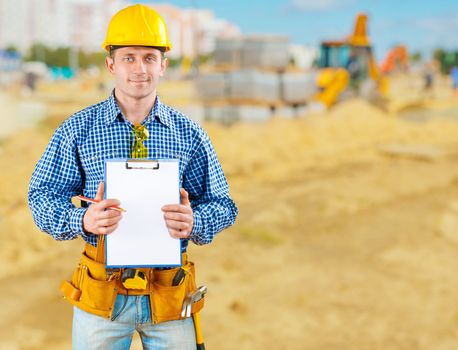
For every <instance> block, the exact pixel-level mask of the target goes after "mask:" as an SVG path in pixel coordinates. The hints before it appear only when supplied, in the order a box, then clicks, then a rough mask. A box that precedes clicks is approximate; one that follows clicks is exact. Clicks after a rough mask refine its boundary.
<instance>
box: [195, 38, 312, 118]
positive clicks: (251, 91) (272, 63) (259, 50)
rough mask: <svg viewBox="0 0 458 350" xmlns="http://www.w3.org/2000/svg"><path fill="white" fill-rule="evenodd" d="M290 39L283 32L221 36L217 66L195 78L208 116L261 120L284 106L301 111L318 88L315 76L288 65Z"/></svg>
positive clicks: (215, 56) (285, 110)
mask: <svg viewBox="0 0 458 350" xmlns="http://www.w3.org/2000/svg"><path fill="white" fill-rule="evenodd" d="M288 45H289V44H288V38H287V37H283V36H255V37H242V38H235V39H219V40H217V41H216V46H215V54H214V61H215V65H214V67H213V70H212V71H211V72H207V73H205V74H201V75H200V76H199V78H198V79H197V80H196V88H197V92H198V94H199V96H200V98H201V100H202V101H203V103H204V106H205V119H207V120H217V121H221V122H224V123H228V122H229V123H230V122H231V121H237V120H251V121H262V120H266V119H267V118H266V116H273V115H275V111H280V110H281V111H282V112H283V113H284V114H286V115H289V116H296V115H297V111H298V110H299V109H298V107H301V106H304V105H306V104H307V102H308V101H309V100H310V99H311V97H312V96H313V95H314V94H315V92H316V91H315V82H314V78H315V77H314V76H313V75H312V74H310V73H308V74H307V73H305V72H290V71H288V63H289V56H288ZM291 108H293V109H294V110H293V111H291V113H290V112H289V111H288V109H291ZM301 110H303V108H302V109H301Z"/></svg>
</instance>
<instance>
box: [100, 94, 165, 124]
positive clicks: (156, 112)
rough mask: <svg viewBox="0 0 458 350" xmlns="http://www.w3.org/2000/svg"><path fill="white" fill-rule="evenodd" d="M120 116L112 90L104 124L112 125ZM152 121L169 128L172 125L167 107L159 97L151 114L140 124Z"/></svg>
mask: <svg viewBox="0 0 458 350" xmlns="http://www.w3.org/2000/svg"><path fill="white" fill-rule="evenodd" d="M120 114H121V115H122V112H121V109H120V108H119V106H118V104H117V103H116V98H115V96H114V90H113V92H112V94H111V95H110V97H109V98H108V100H107V114H106V123H107V124H111V123H113V122H114V121H115V120H116V118H117V117H118V116H119V115H120ZM154 119H157V120H158V121H159V122H161V123H162V124H164V125H166V126H168V127H171V125H172V120H171V118H170V115H169V111H168V109H167V106H166V105H164V104H163V103H162V102H161V100H160V98H159V96H156V102H155V103H154V105H153V108H152V109H151V112H150V113H149V114H148V116H147V117H146V118H145V120H144V122H143V123H142V124H147V123H150V122H152V121H153V120H154Z"/></svg>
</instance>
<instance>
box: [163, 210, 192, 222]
mask: <svg viewBox="0 0 458 350" xmlns="http://www.w3.org/2000/svg"><path fill="white" fill-rule="evenodd" d="M164 218H165V219H169V220H176V221H184V222H188V221H190V218H189V214H184V213H177V212H175V211H171V212H165V213H164Z"/></svg>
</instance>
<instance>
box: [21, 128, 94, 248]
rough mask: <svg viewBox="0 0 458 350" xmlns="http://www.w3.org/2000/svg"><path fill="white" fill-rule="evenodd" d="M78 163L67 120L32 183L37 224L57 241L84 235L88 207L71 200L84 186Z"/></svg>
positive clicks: (30, 195)
mask: <svg viewBox="0 0 458 350" xmlns="http://www.w3.org/2000/svg"><path fill="white" fill-rule="evenodd" d="M77 162H78V158H77V156H76V144H75V142H72V140H71V138H70V137H69V136H68V134H67V133H66V124H65V123H64V124H63V125H62V126H60V127H59V128H58V129H57V130H56V132H55V133H54V135H53V137H52V138H51V141H50V142H49V144H48V146H47V148H46V150H45V152H44V154H43V156H42V158H41V159H40V160H39V162H38V163H37V165H36V167H35V170H34V172H33V174H32V179H31V181H30V185H29V207H30V208H31V210H32V215H33V218H34V220H35V223H36V225H37V226H38V227H39V228H40V229H41V230H42V231H45V232H48V233H50V234H51V235H52V236H53V237H54V239H56V240H69V239H74V238H76V237H77V236H78V235H83V236H84V233H83V227H82V218H83V216H84V213H85V211H86V209H85V208H76V207H75V206H74V205H73V204H72V203H71V198H72V197H73V196H75V195H78V194H80V193H82V187H83V183H82V177H81V174H80V169H79V166H78V164H77Z"/></svg>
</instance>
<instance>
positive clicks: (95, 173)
mask: <svg viewBox="0 0 458 350" xmlns="http://www.w3.org/2000/svg"><path fill="white" fill-rule="evenodd" d="M121 155H122V154H121V152H120V151H119V150H104V151H99V152H87V153H86V152H81V153H80V160H81V166H82V168H83V170H84V173H85V175H86V181H100V180H102V179H103V178H104V173H105V160H107V159H114V158H121Z"/></svg>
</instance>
